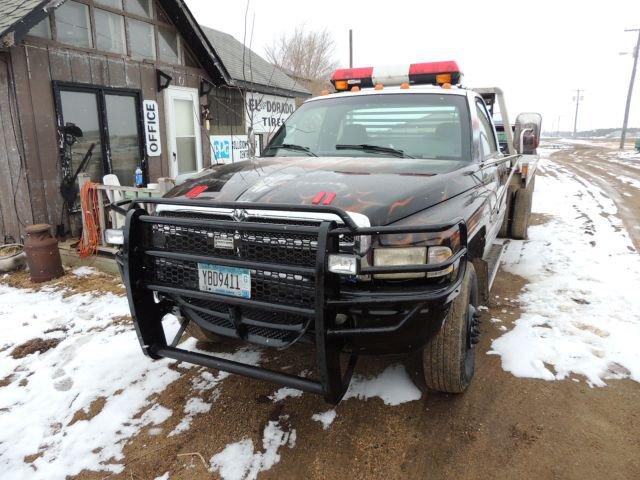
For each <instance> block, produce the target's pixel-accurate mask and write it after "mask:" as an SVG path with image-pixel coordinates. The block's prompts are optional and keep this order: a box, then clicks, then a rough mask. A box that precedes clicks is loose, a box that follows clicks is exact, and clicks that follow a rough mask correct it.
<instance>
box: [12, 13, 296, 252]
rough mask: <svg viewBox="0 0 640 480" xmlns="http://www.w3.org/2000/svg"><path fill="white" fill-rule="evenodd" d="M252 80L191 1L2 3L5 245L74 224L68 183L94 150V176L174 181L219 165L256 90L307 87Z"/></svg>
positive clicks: (242, 126)
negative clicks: (219, 142) (238, 75)
mask: <svg viewBox="0 0 640 480" xmlns="http://www.w3.org/2000/svg"><path fill="white" fill-rule="evenodd" d="M283 75H284V74H283ZM285 77H286V75H285ZM263 83H264V82H263ZM249 87H251V90H250V91H249V90H247V88H248V86H247V85H240V84H239V83H238V81H237V79H234V78H233V77H232V75H230V73H229V71H228V69H227V68H226V67H225V65H224V62H223V61H222V60H221V56H220V55H219V52H218V51H217V47H216V45H215V44H213V43H212V41H211V37H208V36H207V35H205V34H204V32H203V29H202V28H201V27H200V26H199V25H198V23H197V22H196V20H195V18H194V17H193V15H192V14H191V12H190V11H189V9H188V8H187V7H186V5H185V4H184V2H183V1H179V0H67V1H64V0H63V1H60V0H56V1H51V0H46V1H41V0H40V1H39V0H0V243H1V242H2V240H3V238H6V237H11V238H13V239H15V240H18V239H19V237H20V236H21V235H22V234H23V232H24V226H25V225H28V224H31V223H49V224H51V225H54V226H56V227H57V229H58V231H59V232H62V231H64V230H67V229H68V226H69V222H68V220H67V215H66V210H68V208H67V207H68V205H65V202H64V201H63V197H62V195H61V185H64V184H65V181H68V180H69V179H72V178H73V174H74V173H75V171H76V170H77V169H78V167H79V166H81V164H82V162H83V159H85V158H86V157H88V159H87V162H86V167H85V171H86V172H87V173H89V174H90V175H91V177H92V179H93V180H94V181H97V182H102V178H103V176H104V175H105V174H115V175H117V177H118V179H119V181H120V183H121V184H122V185H133V183H134V174H135V171H136V168H137V167H141V169H142V171H143V174H144V180H145V183H147V182H155V181H156V179H157V178H159V177H174V178H175V177H177V176H178V175H182V174H187V173H189V172H194V171H197V170H199V169H201V168H203V167H206V166H208V165H210V164H211V163H212V159H211V157H212V152H213V154H214V156H215V155H216V153H215V149H214V148H212V138H214V136H216V135H227V134H233V133H234V131H233V129H234V128H235V129H236V133H238V134H246V127H247V121H246V118H245V117H246V115H245V110H246V108H245V104H248V101H246V97H247V96H248V95H249V96H250V95H251V94H253V93H254V92H261V93H262V94H263V96H264V95H267V94H275V93H278V94H279V95H282V96H283V98H289V97H291V98H293V97H297V96H306V95H308V92H307V91H306V90H305V89H304V88H299V89H296V88H295V86H294V85H292V87H293V88H291V89H288V90H287V89H281V90H279V91H276V90H274V88H273V85H272V84H271V82H268V83H266V84H263V85H260V82H257V83H256V84H252V85H249ZM74 125H75V126H76V127H78V128H79V129H80V130H81V132H82V136H78V135H76V136H73V135H71V134H73V133H78V130H77V129H74V128H73V126H74ZM89 151H91V154H90V155H88V154H87V152H89ZM214 160H216V159H214ZM216 162H217V160H216Z"/></svg>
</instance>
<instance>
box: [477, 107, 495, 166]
mask: <svg viewBox="0 0 640 480" xmlns="http://www.w3.org/2000/svg"><path fill="white" fill-rule="evenodd" d="M476 110H477V112H478V120H480V144H481V145H482V155H483V158H486V157H489V156H491V155H493V154H494V153H496V152H497V151H498V146H497V143H496V137H495V136H494V135H493V127H492V126H491V121H490V120H489V116H488V115H487V110H486V109H485V107H484V105H483V104H482V103H480V100H476Z"/></svg>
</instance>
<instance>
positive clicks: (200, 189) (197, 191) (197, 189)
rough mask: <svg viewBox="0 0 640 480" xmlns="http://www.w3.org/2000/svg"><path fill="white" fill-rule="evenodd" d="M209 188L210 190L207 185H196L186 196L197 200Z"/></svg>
mask: <svg viewBox="0 0 640 480" xmlns="http://www.w3.org/2000/svg"><path fill="white" fill-rule="evenodd" d="M207 188H209V187H208V186H207V185H196V186H195V187H193V188H192V189H191V190H189V191H188V192H187V193H185V194H184V195H185V197H187V198H196V197H197V196H198V195H200V194H201V193H202V192H204V191H206V190H207Z"/></svg>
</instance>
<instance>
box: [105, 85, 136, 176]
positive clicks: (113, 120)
mask: <svg viewBox="0 0 640 480" xmlns="http://www.w3.org/2000/svg"><path fill="white" fill-rule="evenodd" d="M105 105H106V108H107V127H108V129H109V147H110V149H111V173H115V174H116V175H117V176H118V179H119V180H120V185H130V186H132V185H134V183H135V178H134V177H135V171H136V167H137V166H138V165H140V163H141V158H140V138H139V137H138V126H137V118H138V117H137V115H136V101H135V98H134V97H129V96H124V95H109V94H107V95H105Z"/></svg>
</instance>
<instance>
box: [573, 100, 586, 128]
mask: <svg viewBox="0 0 640 480" xmlns="http://www.w3.org/2000/svg"><path fill="white" fill-rule="evenodd" d="M575 92H576V96H575V97H573V99H574V100H575V101H576V116H575V118H574V119H573V137H574V138H575V136H576V132H577V130H578V108H579V107H580V100H582V98H583V97H582V96H581V93H582V92H584V90H581V89H577V90H575Z"/></svg>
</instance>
